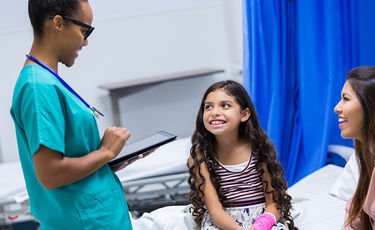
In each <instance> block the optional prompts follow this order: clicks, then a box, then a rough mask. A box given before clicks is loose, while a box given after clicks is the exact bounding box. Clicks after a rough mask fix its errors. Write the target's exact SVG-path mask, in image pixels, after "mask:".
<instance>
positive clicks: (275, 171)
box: [188, 80, 298, 230]
mask: <svg viewBox="0 0 375 230" xmlns="http://www.w3.org/2000/svg"><path fill="white" fill-rule="evenodd" d="M218 89H224V90H225V91H226V92H227V93H228V94H229V95H231V96H233V97H234V98H235V99H236V102H237V103H238V104H239V105H240V106H241V109H242V110H243V109H246V108H249V110H250V118H249V119H248V120H247V121H245V122H242V123H241V124H240V127H239V137H240V138H241V139H242V140H245V141H248V143H249V144H250V145H251V149H252V154H254V157H256V159H258V161H257V163H256V167H257V170H258V171H260V173H261V175H260V179H261V180H262V181H264V183H265V184H266V186H265V188H266V193H272V198H273V200H274V202H275V203H276V204H277V208H278V209H279V210H280V213H281V218H280V221H282V222H284V223H285V224H286V225H288V227H289V229H290V230H297V229H298V228H296V227H294V221H293V219H292V217H291V214H290V211H291V207H292V205H291V196H289V195H288V194H287V193H286V190H287V188H288V185H287V182H286V180H285V178H284V169H283V168H282V167H281V166H280V164H279V162H278V160H277V157H276V150H275V147H274V145H273V144H272V143H271V141H270V140H269V139H268V136H267V134H266V132H265V131H264V130H263V129H262V128H261V127H260V124H259V121H258V116H257V113H256V111H255V108H254V105H253V103H252V101H251V99H250V97H249V95H248V94H247V92H246V90H245V89H244V88H243V86H242V85H241V84H240V83H238V82H235V81H231V80H228V81H220V82H216V83H214V84H213V85H211V86H210V87H209V88H208V89H207V91H206V92H205V94H204V96H203V99H202V102H201V105H200V108H199V111H198V115H197V119H196V129H195V131H194V134H193V136H192V147H191V149H190V156H191V158H192V159H193V163H191V164H190V167H189V178H188V183H189V185H190V193H189V199H190V202H191V204H192V205H193V207H192V215H193V217H194V220H195V222H196V224H197V226H200V225H201V224H202V219H203V214H204V213H205V212H206V209H205V206H204V202H203V196H204V193H203V191H202V186H203V184H204V183H205V181H206V180H205V178H204V176H203V175H202V174H201V165H202V163H205V164H206V165H207V168H208V170H209V174H210V179H211V181H212V183H213V184H214V186H215V189H216V192H217V194H218V196H219V199H220V202H221V203H222V204H223V206H225V205H226V204H227V198H226V196H225V194H223V191H222V189H221V188H220V178H219V176H218V175H217V173H216V169H217V167H218V162H217V160H216V158H217V153H216V150H215V147H214V146H215V136H214V135H213V134H212V133H210V132H209V131H208V130H207V129H206V128H205V126H204V124H203V113H204V104H205V101H206V98H207V95H208V94H209V93H211V92H213V91H215V90H218ZM197 150H199V153H200V154H199V156H198V155H197ZM263 163H266V165H267V170H268V172H269V174H270V176H271V185H272V187H273V189H274V190H273V191H270V189H269V187H268V182H267V181H265V180H263V179H262V178H263V177H262V176H263V174H264V170H263V169H262V167H261V165H262V164H263ZM188 166H189V164H188Z"/></svg>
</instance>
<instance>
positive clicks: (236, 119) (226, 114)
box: [203, 89, 250, 136]
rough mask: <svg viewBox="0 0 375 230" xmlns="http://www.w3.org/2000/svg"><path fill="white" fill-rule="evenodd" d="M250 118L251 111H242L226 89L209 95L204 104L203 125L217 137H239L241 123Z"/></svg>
mask: <svg viewBox="0 0 375 230" xmlns="http://www.w3.org/2000/svg"><path fill="white" fill-rule="evenodd" d="M249 117H250V112H249V109H248V108H247V109H244V110H242V109H241V107H240V105H239V104H238V103H237V101H236V99H235V98H234V97H233V96H231V95H229V94H228V93H227V92H226V91H225V90H224V89H217V90H215V91H213V92H211V93H209V94H208V95H207V97H206V100H205V103H204V111H203V123H204V126H205V128H206V129H207V130H208V131H209V132H210V133H212V134H214V135H215V136H217V135H223V134H235V135H238V128H239V125H240V123H241V122H244V121H246V120H247V119H249Z"/></svg>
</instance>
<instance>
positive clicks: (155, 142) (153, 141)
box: [108, 131, 177, 166]
mask: <svg viewBox="0 0 375 230" xmlns="http://www.w3.org/2000/svg"><path fill="white" fill-rule="evenodd" d="M176 137H177V136H176V135H174V134H171V133H168V132H166V131H159V132H157V133H154V134H152V135H150V136H147V137H145V138H142V139H140V140H138V141H136V142H133V143H131V144H128V145H125V147H124V148H123V149H122V150H121V152H120V153H119V154H118V155H117V157H115V158H114V159H112V160H111V161H109V162H108V164H109V166H115V165H117V164H121V163H122V162H124V161H126V160H130V159H132V158H135V157H137V156H138V155H140V154H142V153H146V152H148V151H150V150H152V149H155V148H157V147H159V146H161V145H164V144H166V143H169V142H171V141H173V140H175V139H176Z"/></svg>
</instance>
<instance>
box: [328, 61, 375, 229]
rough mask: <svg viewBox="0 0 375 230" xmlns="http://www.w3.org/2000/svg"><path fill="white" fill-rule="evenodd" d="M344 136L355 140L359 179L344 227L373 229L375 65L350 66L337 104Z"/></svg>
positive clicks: (374, 204) (348, 206) (374, 219)
mask: <svg viewBox="0 0 375 230" xmlns="http://www.w3.org/2000/svg"><path fill="white" fill-rule="evenodd" d="M335 112H336V113H337V114H338V119H339V127H340V129H341V136H342V137H343V138H353V139H354V140H355V143H354V145H355V154H356V157H357V161H358V165H359V169H360V171H359V175H360V176H359V180H358V185H357V188H356V191H355V193H354V196H353V197H352V198H351V199H350V200H349V201H348V204H347V210H346V211H347V217H346V221H345V229H366V230H367V229H375V170H374V168H375V145H374V143H375V131H374V130H375V116H374V113H375V67H370V66H361V67H358V68H355V69H353V70H351V71H350V72H349V73H348V75H347V77H346V82H345V84H344V87H343V88H342V91H341V101H340V102H339V103H338V104H337V105H336V107H335Z"/></svg>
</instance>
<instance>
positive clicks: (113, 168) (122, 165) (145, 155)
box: [110, 149, 155, 172]
mask: <svg viewBox="0 0 375 230" xmlns="http://www.w3.org/2000/svg"><path fill="white" fill-rule="evenodd" d="M154 151H155V149H152V150H150V151H148V152H146V153H144V154H139V155H138V156H137V157H135V158H131V159H129V160H126V161H124V162H123V163H122V164H118V165H114V166H110V168H111V170H112V171H113V172H116V171H118V170H121V169H123V168H125V167H126V166H128V165H130V164H131V163H133V162H135V161H137V160H139V159H141V158H144V157H147V156H148V155H150V154H151V153H152V152H154Z"/></svg>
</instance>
